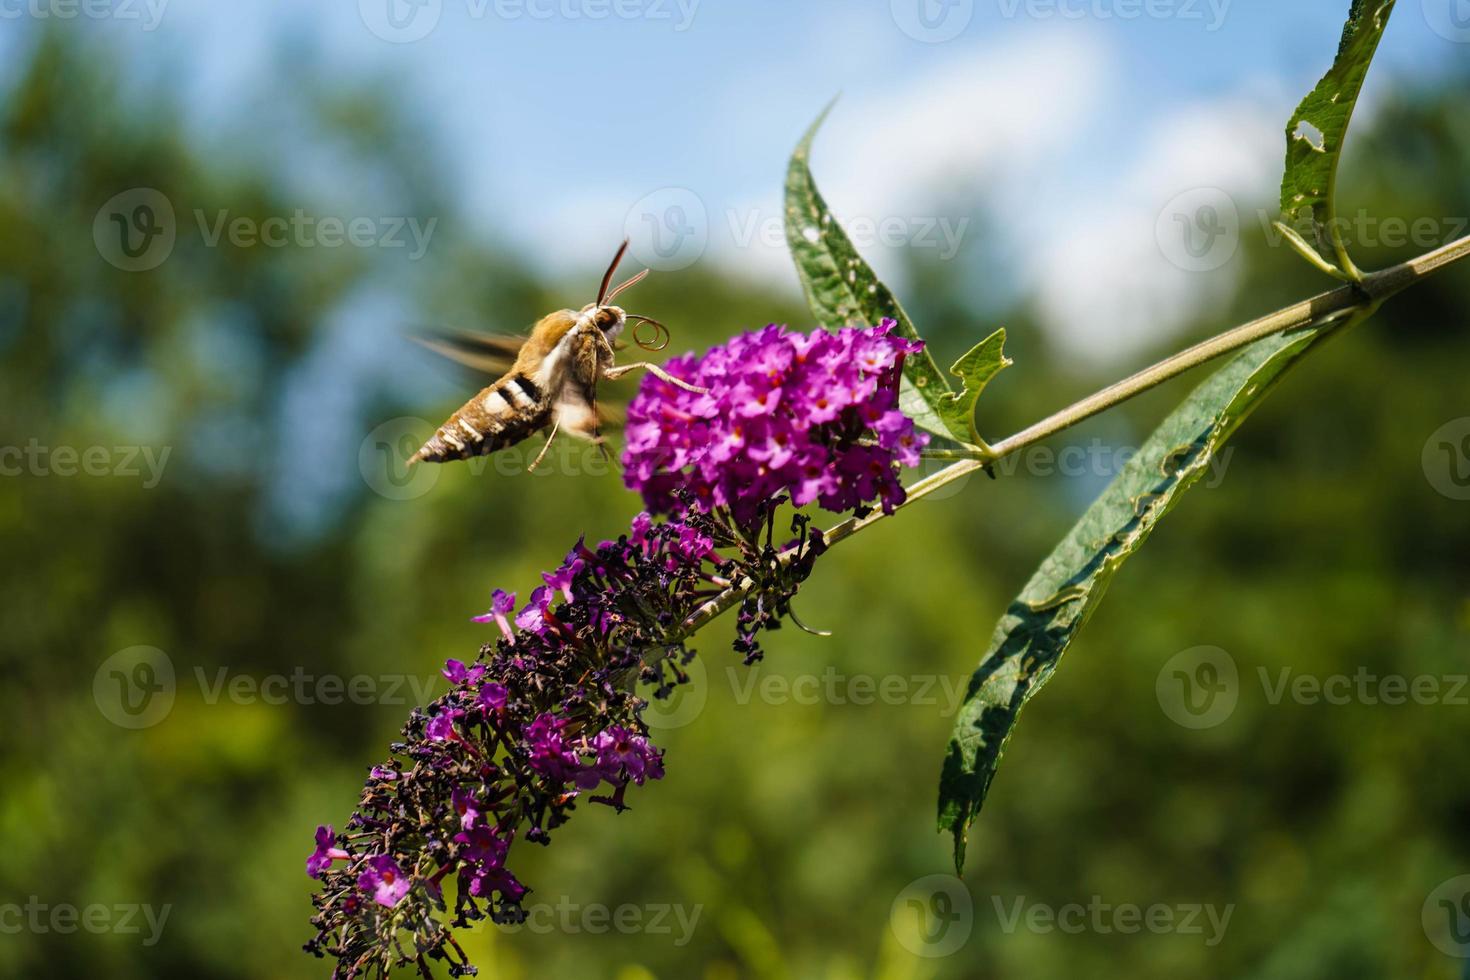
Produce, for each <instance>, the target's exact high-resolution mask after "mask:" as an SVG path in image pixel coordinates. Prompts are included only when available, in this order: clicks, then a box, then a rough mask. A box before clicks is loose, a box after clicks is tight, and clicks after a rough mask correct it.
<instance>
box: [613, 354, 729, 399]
mask: <svg viewBox="0 0 1470 980" xmlns="http://www.w3.org/2000/svg"><path fill="white" fill-rule="evenodd" d="M639 368H642V369H643V370H645V371H647V372H648V373H649V374H651V375H653V376H654V377H655V378H662V379H663V380H664V381H667V382H668V383H669V384H671V385H673V386H674V387H676V388H683V389H684V390H685V391H690V392H693V393H694V394H696V395H708V394H709V389H708V388H700V387H699V386H697V385H692V384H690V383H689V382H687V381H681V380H680V379H678V378H676V377H674V376H673V375H672V374H670V373H669V372H667V371H665V370H664V369H663V368H661V367H659V366H658V365H657V364H650V363H649V362H648V361H638V362H636V363H633V364H623V365H620V366H618V367H610V368H608V369H607V370H605V371H603V372H602V376H603V377H604V378H607V379H608V380H609V381H616V380H617V379H618V378H621V377H622V376H623V375H625V374H627V373H628V372H629V371H637V370H638V369H639Z"/></svg>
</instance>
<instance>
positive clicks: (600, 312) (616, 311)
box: [582, 303, 628, 340]
mask: <svg viewBox="0 0 1470 980" xmlns="http://www.w3.org/2000/svg"><path fill="white" fill-rule="evenodd" d="M582 312H583V313H585V314H590V316H591V322H592V325H593V326H594V327H596V328H597V329H598V330H601V331H602V333H603V335H604V336H605V337H607V339H608V340H616V339H617V336H618V334H620V333H622V332H623V327H624V326H625V325H626V324H627V322H628V314H627V313H625V312H624V311H623V308H622V307H621V306H611V305H607V306H598V305H597V304H596V303H589V304H588V305H587V306H585V307H583V308H582Z"/></svg>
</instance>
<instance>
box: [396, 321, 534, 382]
mask: <svg viewBox="0 0 1470 980" xmlns="http://www.w3.org/2000/svg"><path fill="white" fill-rule="evenodd" d="M411 339H412V340H413V341H414V343H416V344H418V345H419V346H421V347H424V348H426V349H427V350H431V351H433V352H434V353H435V354H438V355H439V356H440V357H444V358H447V359H448V360H451V361H454V362H455V363H456V364H460V365H463V366H464V367H467V368H470V369H471V370H473V371H477V372H479V373H481V374H487V375H489V376H490V377H492V378H503V377H505V375H506V374H508V373H509V372H510V369H511V367H512V366H513V365H514V364H515V362H516V355H518V354H519V353H520V352H521V348H522V347H524V346H525V345H526V338H525V337H518V336H513V335H508V334H487V333H473V332H470V331H467V330H447V331H432V332H426V333H423V334H417V335H414V336H413V337H412V338H411Z"/></svg>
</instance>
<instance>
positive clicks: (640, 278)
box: [598, 269, 649, 305]
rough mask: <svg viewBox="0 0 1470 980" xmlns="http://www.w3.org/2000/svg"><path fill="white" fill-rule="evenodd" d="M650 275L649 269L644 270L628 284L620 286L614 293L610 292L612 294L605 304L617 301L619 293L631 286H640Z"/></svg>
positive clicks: (609, 294)
mask: <svg viewBox="0 0 1470 980" xmlns="http://www.w3.org/2000/svg"><path fill="white" fill-rule="evenodd" d="M648 273H649V270H648V269H644V270H643V271H642V272H640V273H638V275H636V276H634V277H633V278H632V279H629V280H627V281H626V282H624V283H623V284H622V285H621V286H618V287H617V288H616V289H614V290H613V291H612V292H610V293H608V294H607V299H606V301H605V302H608V303H611V302H612V301H613V300H615V299H617V298H618V293H621V292H622V291H623V290H625V289H627V288H628V287H629V286H636V285H638V284H639V283H640V282H642V281H643V279H644V277H645V276H647V275H648ZM598 305H601V304H598Z"/></svg>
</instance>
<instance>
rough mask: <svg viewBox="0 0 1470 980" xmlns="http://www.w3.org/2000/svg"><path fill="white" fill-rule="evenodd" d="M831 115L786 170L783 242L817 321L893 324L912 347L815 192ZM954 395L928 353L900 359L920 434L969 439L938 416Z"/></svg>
mask: <svg viewBox="0 0 1470 980" xmlns="http://www.w3.org/2000/svg"><path fill="white" fill-rule="evenodd" d="M831 109H832V107H831V106H828V107H827V108H826V109H824V110H823V111H822V114H821V115H820V116H818V117H817V120H816V122H814V123H812V125H811V128H810V129H808V130H807V131H806V135H805V136H803V137H802V139H801V142H800V143H798V144H797V146H796V152H795V153H793V154H792V155H791V165H790V166H789V168H788V169H787V171H786V241H787V243H788V244H789V246H790V248H791V256H792V258H794V259H795V260H796V271H797V274H798V275H799V276H800V277H801V284H802V288H803V289H804V290H805V291H806V298H807V303H808V305H810V306H811V310H812V315H813V316H814V317H816V319H817V322H818V323H820V324H821V325H822V326H824V327H827V328H828V329H836V328H838V327H844V326H850V325H872V324H875V323H878V322H879V321H880V320H884V319H892V320H894V321H895V322H896V323H897V324H898V330H899V332H900V333H902V334H903V335H904V336H905V337H908V338H909V339H911V340H922V339H923V338H922V337H920V336H919V332H918V331H917V330H915V329H914V324H913V322H912V321H911V320H909V317H908V314H907V313H905V312H904V311H903V307H902V306H900V305H899V304H898V300H897V299H896V298H895V297H894V295H893V293H892V292H891V291H890V290H889V288H888V287H887V286H885V285H883V283H882V282H880V281H879V280H878V277H877V276H876V275H874V274H873V270H872V269H871V268H870V267H869V266H868V264H867V263H866V262H864V261H863V259H862V256H860V255H859V254H858V252H857V249H856V248H854V247H853V244H852V240H851V239H849V238H848V237H847V233H846V232H845V231H843V230H842V226H841V225H840V224H838V223H837V220H836V219H835V218H833V217H832V212H831V211H829V210H828V208H827V202H826V201H825V200H824V199H823V198H822V195H821V194H820V193H819V192H818V191H817V185H816V182H815V181H814V180H813V179H812V174H811V169H810V168H809V166H808V164H807V161H808V160H809V159H810V157H811V149H812V140H813V138H815V137H816V135H817V130H818V129H819V128H820V127H821V125H822V121H823V120H824V119H826V118H827V113H828V112H830V111H831ZM949 394H951V391H950V387H949V382H947V381H946V380H945V378H944V375H942V374H940V373H939V367H938V365H937V364H935V362H934V356H933V355H932V354H930V353H929V350H928V349H927V348H925V349H924V350H923V351H920V352H919V353H918V354H911V355H910V356H908V357H907V358H905V359H904V363H903V381H902V387H901V388H900V390H899V408H900V409H901V410H902V411H903V413H904V414H905V415H907V416H908V417H909V418H911V419H913V420H914V423H915V424H916V425H918V426H919V427H920V428H922V429H925V430H927V431H929V432H932V433H934V434H935V435H938V436H942V437H943V438H945V439H951V440H954V441H955V442H966V441H967V440H968V434H967V433H968V427H966V429H965V430H962V431H959V432H956V431H955V430H953V429H951V428H950V427H949V425H948V424H947V423H946V422H945V420H944V416H943V415H942V414H941V413H940V410H939V405H940V401H941V399H943V398H944V397H945V396H946V395H949Z"/></svg>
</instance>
